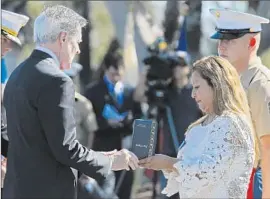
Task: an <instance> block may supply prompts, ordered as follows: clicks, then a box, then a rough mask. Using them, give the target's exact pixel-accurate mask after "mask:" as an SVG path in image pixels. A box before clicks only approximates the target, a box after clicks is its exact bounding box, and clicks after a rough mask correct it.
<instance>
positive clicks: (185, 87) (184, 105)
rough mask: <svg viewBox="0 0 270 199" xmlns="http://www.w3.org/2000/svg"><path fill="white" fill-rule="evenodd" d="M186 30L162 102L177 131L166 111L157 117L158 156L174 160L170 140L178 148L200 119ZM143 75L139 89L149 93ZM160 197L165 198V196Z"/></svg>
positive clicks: (161, 180)
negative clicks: (191, 79)
mask: <svg viewBox="0 0 270 199" xmlns="http://www.w3.org/2000/svg"><path fill="white" fill-rule="evenodd" d="M185 28H186V27H185V24H184V25H183V26H182V28H181V29H180V31H181V34H180V38H179V40H178V46H177V48H176V52H175V54H176V57H175V59H177V65H176V66H174V67H173V71H172V78H171V79H172V80H171V83H170V84H169V85H168V87H167V88H166V94H165V95H166V99H165V101H164V105H165V106H168V107H169V108H170V109H171V118H172V121H171V122H172V123H173V126H174V127H175V128H174V129H175V131H176V132H174V131H173V127H172V124H170V122H169V120H171V118H169V117H170V116H169V115H168V114H167V113H166V112H165V111H159V113H160V117H161V118H163V119H162V121H163V125H162V126H163V127H162V129H160V130H159V134H158V135H159V142H158V146H157V150H158V152H159V153H162V154H165V155H168V156H173V157H174V156H176V155H177V151H178V147H179V146H175V142H174V140H173V137H175V138H177V142H178V143H179V144H180V145H181V143H182V142H183V141H184V139H185V132H186V129H187V128H188V126H189V125H190V124H191V123H193V122H194V121H196V120H197V119H198V118H200V117H201V116H202V112H201V111H200V109H199V108H198V106H197V104H196V102H195V100H194V99H193V98H192V97H191V93H192V86H191V84H190V80H189V76H190V66H189V64H188V63H189V60H188V53H187V40H186V37H185V34H186V29H185ZM151 67H153V70H154V69H155V65H153V66H151ZM164 67H166V66H164ZM142 76H143V77H144V78H143V79H142V81H144V83H143V84H142V83H141V84H140V85H141V86H144V87H145V88H143V89H142V90H144V91H146V90H148V88H147V74H146V75H142ZM140 95H141V96H140V99H145V98H147V96H146V95H145V92H141V93H140ZM147 103H148V104H149V105H151V101H148V100H147ZM160 110H162V109H160ZM174 134H175V135H174ZM159 174H160V175H159V179H160V180H159V182H160V183H161V188H164V187H165V185H166V179H165V178H164V175H163V174H162V172H160V173H159ZM147 175H148V176H149V177H152V176H151V171H150V172H148V171H147ZM162 197H164V198H167V197H166V196H162ZM171 198H179V196H178V195H177V194H176V195H175V196H172V197H171Z"/></svg>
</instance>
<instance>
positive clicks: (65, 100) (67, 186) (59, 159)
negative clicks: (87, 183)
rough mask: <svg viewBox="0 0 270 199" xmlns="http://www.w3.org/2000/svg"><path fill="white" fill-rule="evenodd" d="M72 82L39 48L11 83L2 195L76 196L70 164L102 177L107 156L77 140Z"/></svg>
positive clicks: (7, 91) (6, 102)
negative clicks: (5, 166)
mask: <svg viewBox="0 0 270 199" xmlns="http://www.w3.org/2000/svg"><path fill="white" fill-rule="evenodd" d="M74 96H75V92H74V87H73V82H72V80H71V79H70V78H69V77H68V76H67V75H66V74H64V73H63V72H62V71H61V70H60V69H59V66H57V65H56V63H55V61H54V60H53V58H52V57H50V55H48V54H46V53H45V52H42V51H39V50H34V51H33V53H32V54H31V55H30V57H29V58H28V59H26V60H25V61H24V62H23V63H22V64H20V65H19V66H18V67H17V68H16V69H15V71H14V72H13V73H12V75H11V76H10V78H9V81H8V82H7V85H6V89H5V93H4V105H5V107H6V114H7V121H8V125H7V131H8V137H9V149H8V162H7V174H6V179H5V182H4V193H3V194H4V197H3V198H16V199H20V198H21V199H25V198H35V199H37V198H52V199H55V198H74V197H75V195H76V193H75V190H76V189H75V186H76V183H75V177H74V174H73V173H72V171H71V168H70V167H72V168H75V169H77V170H78V171H80V172H82V173H85V174H86V175H88V176H90V177H94V178H95V179H97V180H99V178H101V180H102V179H103V178H104V177H106V176H107V175H108V173H109V170H110V169H111V161H110V159H109V157H107V156H106V155H104V154H102V153H100V152H95V151H92V150H88V149H87V148H86V147H84V146H82V145H81V144H80V143H79V142H78V141H77V140H76V138H75V137H76V121H75V119H74V115H73V114H74V110H73V108H74V107H73V106H74Z"/></svg>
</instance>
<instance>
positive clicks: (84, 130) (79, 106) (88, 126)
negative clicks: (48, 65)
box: [64, 63, 97, 149]
mask: <svg viewBox="0 0 270 199" xmlns="http://www.w3.org/2000/svg"><path fill="white" fill-rule="evenodd" d="M81 70H82V65H80V64H79V63H72V66H71V68H70V69H68V70H64V72H65V73H66V74H67V75H68V76H70V77H71V78H72V79H73V80H74V81H75V78H76V77H77V75H78V74H79V72H80V71H81ZM75 117H76V123H77V139H78V140H79V141H80V143H82V144H83V145H84V146H88V148H89V149H90V148H92V143H93V139H94V132H95V131H96V130H97V121H96V114H95V112H94V110H93V106H92V103H91V102H90V101H89V100H88V99H87V98H86V97H84V96H83V95H81V94H80V93H79V92H75Z"/></svg>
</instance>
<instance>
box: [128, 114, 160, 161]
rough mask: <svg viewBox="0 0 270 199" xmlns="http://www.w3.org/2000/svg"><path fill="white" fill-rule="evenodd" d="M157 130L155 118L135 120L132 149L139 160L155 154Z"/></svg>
mask: <svg viewBox="0 0 270 199" xmlns="http://www.w3.org/2000/svg"><path fill="white" fill-rule="evenodd" d="M157 130H158V126H157V122H156V121H154V120H143V119H136V120H134V122H133V134H132V148H131V151H132V152H133V153H134V154H135V155H136V156H137V157H138V159H139V160H140V159H143V158H147V157H150V156H153V155H155V149H156V142H157Z"/></svg>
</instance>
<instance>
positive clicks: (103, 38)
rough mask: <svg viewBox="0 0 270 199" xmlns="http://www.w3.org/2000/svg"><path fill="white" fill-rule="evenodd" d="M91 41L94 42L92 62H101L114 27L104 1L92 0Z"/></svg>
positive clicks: (95, 63)
mask: <svg viewBox="0 0 270 199" xmlns="http://www.w3.org/2000/svg"><path fill="white" fill-rule="evenodd" d="M90 7H91V11H90V12H91V27H92V35H91V43H92V52H91V53H92V56H91V58H92V60H91V62H92V64H93V65H97V64H99V63H100V62H101V60H102V58H103V56H104V54H105V52H106V50H107V48H108V46H109V44H110V42H111V39H112V37H113V36H114V27H113V24H112V21H111V19H110V15H109V12H108V10H107V8H106V5H105V3H104V2H102V1H91V6H90Z"/></svg>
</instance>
